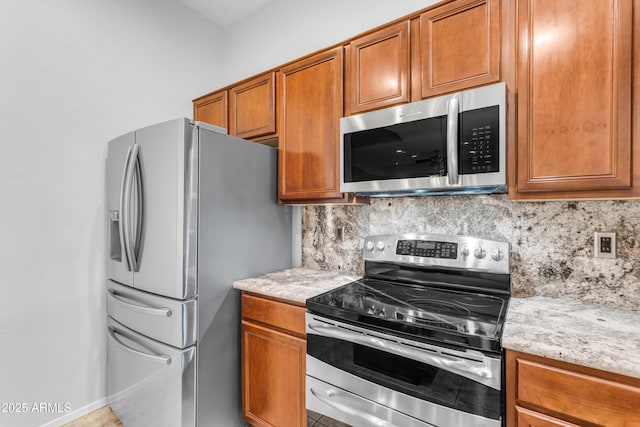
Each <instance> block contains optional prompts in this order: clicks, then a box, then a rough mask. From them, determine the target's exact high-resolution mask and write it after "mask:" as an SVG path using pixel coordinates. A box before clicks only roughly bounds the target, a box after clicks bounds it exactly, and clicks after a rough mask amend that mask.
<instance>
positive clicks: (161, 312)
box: [107, 280, 197, 348]
mask: <svg viewBox="0 0 640 427" xmlns="http://www.w3.org/2000/svg"><path fill="white" fill-rule="evenodd" d="M196 307H197V301H196V300H195V299H191V300H188V301H180V300H174V299H171V298H166V297H161V296H158V295H153V294H150V293H147V292H142V291H139V290H137V289H133V288H130V287H128V286H123V285H120V284H118V283H115V282H113V281H111V280H107V314H109V316H111V317H112V318H113V319H115V320H117V321H118V322H120V323H122V324H123V325H125V326H128V327H129V328H131V329H134V330H135V331H137V332H139V333H141V334H143V335H146V336H148V337H150V338H153V339H156V340H158V341H161V342H163V343H166V344H169V345H172V346H174V347H178V348H186V347H189V346H191V345H193V344H195V342H196V334H197V332H196V316H197V313H196Z"/></svg>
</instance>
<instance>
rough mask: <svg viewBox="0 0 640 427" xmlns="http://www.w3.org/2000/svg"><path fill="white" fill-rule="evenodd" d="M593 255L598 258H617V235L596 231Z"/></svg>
mask: <svg viewBox="0 0 640 427" xmlns="http://www.w3.org/2000/svg"><path fill="white" fill-rule="evenodd" d="M593 254H594V256H595V257H596V258H615V257H616V233H601V232H598V231H596V232H595V233H594V238H593Z"/></svg>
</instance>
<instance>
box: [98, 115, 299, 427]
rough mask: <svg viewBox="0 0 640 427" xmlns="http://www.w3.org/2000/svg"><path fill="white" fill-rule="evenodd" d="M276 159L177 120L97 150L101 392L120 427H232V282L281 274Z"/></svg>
mask: <svg viewBox="0 0 640 427" xmlns="http://www.w3.org/2000/svg"><path fill="white" fill-rule="evenodd" d="M276 185H277V156H276V150H275V149H273V148H270V147H267V146H264V145H261V144H257V143H253V142H249V141H245V140H241V139H238V138H233V137H230V136H227V135H226V134H225V133H224V129H220V128H216V127H214V126H208V125H205V124H201V123H198V122H192V121H190V120H188V119H177V120H172V121H168V122H164V123H160V124H157V125H154V126H150V127H146V128H143V129H139V130H136V131H134V132H130V133H127V134H125V135H122V136H121V137H119V138H116V139H114V140H113V141H110V142H109V148H108V158H107V199H108V200H107V204H108V266H107V272H108V280H107V314H108V317H107V326H108V331H107V340H108V345H107V351H108V354H107V395H108V400H109V402H110V406H111V408H112V409H113V410H114V412H115V413H116V414H117V415H118V416H119V417H120V419H121V421H122V422H123V423H124V425H125V426H127V427H135V426H153V427H159V426H167V427H178V426H185V427H186V426H200V427H202V426H221V427H233V426H244V425H245V424H246V423H244V422H243V421H242V418H241V387H240V384H241V376H240V332H239V327H240V308H239V294H238V292H237V291H236V290H234V289H232V282H233V281H234V280H236V279H241V278H247V277H252V276H256V275H260V274H264V273H267V272H271V271H275V270H279V269H283V268H288V267H290V266H291V260H292V254H291V247H292V212H291V208H290V207H288V206H282V205H278V204H277V201H276V199H277V187H276Z"/></svg>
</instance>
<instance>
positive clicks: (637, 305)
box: [302, 195, 640, 310]
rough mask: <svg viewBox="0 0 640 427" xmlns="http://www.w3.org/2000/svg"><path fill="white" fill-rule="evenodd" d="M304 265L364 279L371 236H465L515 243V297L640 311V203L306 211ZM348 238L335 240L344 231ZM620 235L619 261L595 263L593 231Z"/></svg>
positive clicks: (393, 205)
mask: <svg viewBox="0 0 640 427" xmlns="http://www.w3.org/2000/svg"><path fill="white" fill-rule="evenodd" d="M302 221H303V234H302V263H303V266H305V267H309V268H324V269H332V270H345V271H354V272H356V273H358V274H362V270H363V267H364V263H363V261H362V243H363V239H364V237H365V236H367V235H370V234H386V233H412V232H427V233H441V234H466V235H472V236H478V237H484V238H489V239H494V240H503V241H507V242H509V243H510V244H511V254H510V257H511V258H510V260H511V292H512V294H513V295H514V296H519V297H526V296H533V295H540V296H547V297H567V298H573V299H578V300H581V301H585V302H589V303H595V304H601V305H607V306H614V307H620V308H629V309H635V310H640V242H638V239H640V201H637V200H629V201H624V200H615V201H612V200H606V201H566V202H558V201H550V202H513V201H510V200H509V199H508V198H507V196H506V195H474V196H437V197H402V198H374V199H371V204H370V205H364V206H353V205H349V206H307V207H305V208H304V214H303V220H302ZM340 227H342V229H343V240H342V241H339V240H336V234H337V230H338V228H340ZM595 231H603V232H615V233H616V238H617V258H616V259H602V258H594V257H593V233H594V232H595Z"/></svg>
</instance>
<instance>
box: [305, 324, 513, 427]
mask: <svg viewBox="0 0 640 427" xmlns="http://www.w3.org/2000/svg"><path fill="white" fill-rule="evenodd" d="M501 377H502V360H501V358H500V357H499V355H497V356H489V355H485V354H483V353H480V352H477V351H468V350H467V351H464V350H454V349H450V348H445V347H438V346H434V345H429V344H425V343H422V342H417V341H411V340H407V339H404V338H399V337H396V336H392V335H387V334H383V333H380V332H378V331H372V330H368V329H365V328H362V327H359V326H354V325H351V324H347V323H344V322H338V321H335V320H333V319H328V318H324V317H321V316H317V315H314V314H310V313H307V396H306V399H307V408H308V409H310V410H313V411H315V412H319V413H321V414H324V415H327V416H329V417H332V418H335V419H337V420H340V421H343V422H345V423H348V424H351V425H353V426H370V425H382V426H387V425H388V426H392V425H393V426H403V427H404V426H406V427H413V426H436V427H449V426H474V427H498V426H501V425H502V418H503V406H504V402H503V393H502V390H501Z"/></svg>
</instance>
